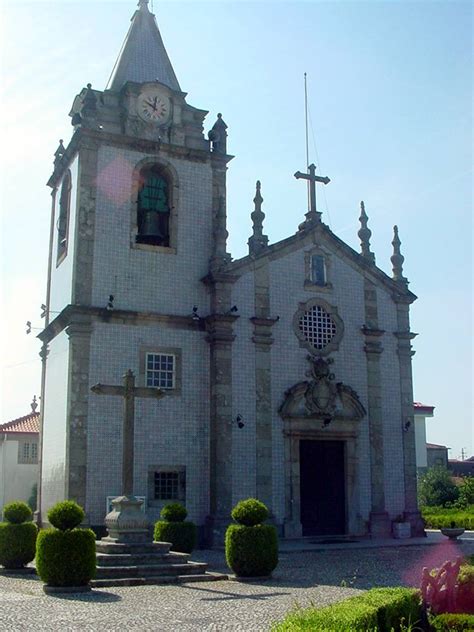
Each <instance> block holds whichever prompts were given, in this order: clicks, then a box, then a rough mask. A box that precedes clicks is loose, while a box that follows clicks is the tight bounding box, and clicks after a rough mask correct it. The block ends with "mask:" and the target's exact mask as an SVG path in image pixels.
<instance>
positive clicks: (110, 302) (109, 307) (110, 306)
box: [105, 294, 114, 312]
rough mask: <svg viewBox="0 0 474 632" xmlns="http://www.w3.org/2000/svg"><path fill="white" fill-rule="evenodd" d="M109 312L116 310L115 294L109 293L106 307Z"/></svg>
mask: <svg viewBox="0 0 474 632" xmlns="http://www.w3.org/2000/svg"><path fill="white" fill-rule="evenodd" d="M105 309H106V310H107V311H108V312H113V311H114V296H113V294H109V300H108V301H107V306H106V308H105Z"/></svg>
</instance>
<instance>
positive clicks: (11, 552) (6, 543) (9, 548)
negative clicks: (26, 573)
mask: <svg viewBox="0 0 474 632" xmlns="http://www.w3.org/2000/svg"><path fill="white" fill-rule="evenodd" d="M30 513H31V512H30ZM37 534H38V529H37V527H36V525H35V524H33V523H32V522H24V523H23V524H15V523H14V524H10V523H8V522H0V564H1V565H2V566H4V567H5V568H9V569H15V568H23V567H24V566H25V565H26V564H28V563H29V562H31V561H32V560H33V559H34V557H35V548H36V536H37Z"/></svg>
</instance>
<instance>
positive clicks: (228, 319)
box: [206, 278, 237, 543]
mask: <svg viewBox="0 0 474 632" xmlns="http://www.w3.org/2000/svg"><path fill="white" fill-rule="evenodd" d="M211 305H212V313H211V315H210V316H208V317H207V318H206V329H207V331H208V336H207V341H208V342H209V345H210V384H211V387H210V388H211V390H210V417H211V418H210V517H211V524H212V529H213V533H212V540H213V541H214V542H220V543H222V541H223V537H224V533H225V528H226V526H227V525H228V524H229V522H230V520H231V518H230V512H231V510H232V343H233V341H234V338H235V335H234V332H233V323H234V321H235V320H236V318H237V316H232V315H226V314H225V311H224V310H222V309H219V311H217V310H216V306H218V307H219V308H222V307H223V306H224V305H225V307H226V308H227V309H228V308H229V307H230V285H229V284H228V283H226V280H225V279H221V280H218V279H216V278H214V279H213V282H212V288H211ZM223 312H224V313H223Z"/></svg>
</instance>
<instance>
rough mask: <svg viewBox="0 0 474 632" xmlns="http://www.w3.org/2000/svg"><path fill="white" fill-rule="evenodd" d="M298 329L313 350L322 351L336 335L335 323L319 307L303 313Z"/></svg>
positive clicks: (316, 306)
mask: <svg viewBox="0 0 474 632" xmlns="http://www.w3.org/2000/svg"><path fill="white" fill-rule="evenodd" d="M299 328H300V331H301V333H302V334H303V337H304V338H305V340H306V341H307V342H308V343H309V344H310V345H311V346H312V347H314V348H315V349H324V347H326V346H327V345H328V344H329V343H330V342H331V340H332V339H333V338H334V336H335V335H336V323H335V322H334V320H333V319H332V317H331V314H328V312H327V311H326V310H325V309H323V308H322V307H321V306H320V305H313V307H311V308H310V309H308V311H306V312H303V315H302V316H301V318H300V319H299Z"/></svg>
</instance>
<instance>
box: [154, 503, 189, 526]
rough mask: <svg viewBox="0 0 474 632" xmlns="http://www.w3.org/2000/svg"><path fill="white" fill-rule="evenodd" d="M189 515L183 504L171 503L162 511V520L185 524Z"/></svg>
mask: <svg viewBox="0 0 474 632" xmlns="http://www.w3.org/2000/svg"><path fill="white" fill-rule="evenodd" d="M187 515H188V510H187V509H186V507H185V506H184V505H182V504H181V503H169V504H167V505H165V506H164V507H163V509H162V510H161V511H160V516H161V518H162V520H167V521H168V522H183V521H184V520H186V516H187Z"/></svg>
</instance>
